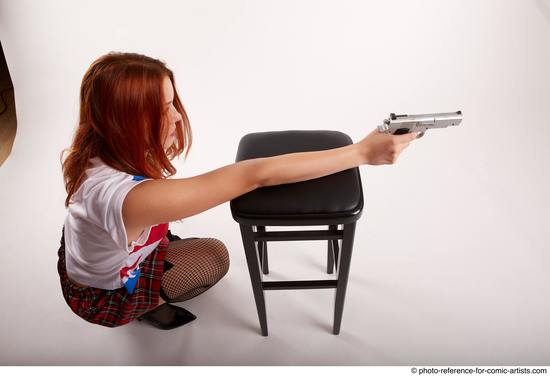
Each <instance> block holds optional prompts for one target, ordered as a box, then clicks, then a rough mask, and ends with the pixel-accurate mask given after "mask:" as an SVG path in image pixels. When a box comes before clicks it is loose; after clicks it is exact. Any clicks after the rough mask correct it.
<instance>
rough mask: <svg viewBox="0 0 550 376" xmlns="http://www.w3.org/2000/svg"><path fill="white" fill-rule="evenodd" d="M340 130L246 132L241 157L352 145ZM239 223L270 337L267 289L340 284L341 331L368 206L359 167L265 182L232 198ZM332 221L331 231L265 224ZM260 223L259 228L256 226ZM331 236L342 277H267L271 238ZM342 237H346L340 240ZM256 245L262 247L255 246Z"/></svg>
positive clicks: (332, 258)
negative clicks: (357, 224)
mask: <svg viewBox="0 0 550 376" xmlns="http://www.w3.org/2000/svg"><path fill="white" fill-rule="evenodd" d="M352 143H353V141H352V140H351V138H350V137H349V136H348V135H346V134H345V133H342V132H338V131H322V130H320V131H317V130H292V131H274V132H259V133H250V134H247V135H245V136H244V137H243V138H242V139H241V141H240V142H239V148H238V150H237V157H236V162H238V161H242V160H245V159H254V158H261V157H269V156H274V155H280V154H287V153H295V152H304V151H317V150H327V149H333V148H337V147H341V146H346V145H350V144H352ZM230 206H231V214H232V216H233V219H235V221H237V222H238V223H239V226H240V229H241V236H242V239H243V246H244V250H245V253H246V261H247V263H248V271H249V272H250V280H251V282H252V290H253V291H254V298H255V300H256V308H257V309H258V316H259V319H260V327H261V331H262V335H264V336H267V320H266V311H265V298H264V290H289V289H320V288H335V289H336V300H335V309H334V323H333V333H334V334H339V333H340V324H341V322H342V312H343V310H344V298H345V295H346V286H347V283H348V275H349V269H350V261H351V251H352V248H353V239H354V235H355V222H356V221H357V220H358V219H359V218H360V217H361V213H362V210H363V188H362V185H361V175H360V173H359V169H358V168H357V167H355V168H351V169H349V170H345V171H340V172H338V173H335V174H332V175H328V176H324V177H321V178H317V179H312V180H307V181H302V182H298V183H291V184H281V185H274V186H269V187H261V188H258V189H256V190H254V191H251V192H248V193H246V194H244V195H242V196H239V197H237V198H235V199H233V200H231V202H230ZM315 225H327V226H328V229H327V230H316V231H304V230H301V231H266V229H265V226H315ZM254 227H255V231H254ZM293 240H328V252H327V273H329V274H332V272H333V267H336V273H337V279H329V280H313V281H305V280H301V281H268V282H263V281H262V273H261V272H260V269H261V270H262V272H263V274H268V273H269V268H268V261H267V242H269V241H293ZM338 240H341V242H340V245H339V242H338ZM256 244H257V246H256Z"/></svg>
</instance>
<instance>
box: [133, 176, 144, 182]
mask: <svg viewBox="0 0 550 376" xmlns="http://www.w3.org/2000/svg"><path fill="white" fill-rule="evenodd" d="M143 179H145V176H140V175H134V177H133V178H132V180H134V181H141V180H143Z"/></svg>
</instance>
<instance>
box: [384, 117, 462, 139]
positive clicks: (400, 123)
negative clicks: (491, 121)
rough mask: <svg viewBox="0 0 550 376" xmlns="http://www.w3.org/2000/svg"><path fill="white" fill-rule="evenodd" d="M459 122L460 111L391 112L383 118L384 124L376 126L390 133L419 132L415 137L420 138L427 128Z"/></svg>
mask: <svg viewBox="0 0 550 376" xmlns="http://www.w3.org/2000/svg"><path fill="white" fill-rule="evenodd" d="M461 122H462V111H456V112H441V113H437V114H420V115H396V114H394V113H391V114H390V117H389V118H388V119H384V124H382V125H379V126H378V131H380V132H383V133H391V134H405V133H409V132H420V133H418V137H417V138H420V137H422V136H424V133H425V132H426V130H428V129H433V128H447V127H449V126H452V125H455V126H456V125H459V124H460V123H461Z"/></svg>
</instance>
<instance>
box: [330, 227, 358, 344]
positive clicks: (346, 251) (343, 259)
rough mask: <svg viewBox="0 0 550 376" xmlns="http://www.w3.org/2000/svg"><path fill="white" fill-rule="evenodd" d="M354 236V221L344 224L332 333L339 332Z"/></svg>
mask: <svg viewBox="0 0 550 376" xmlns="http://www.w3.org/2000/svg"><path fill="white" fill-rule="evenodd" d="M354 236H355V222H353V223H349V224H345V225H344V236H343V239H342V249H341V250H340V264H339V265H338V267H337V275H338V279H337V282H336V299H335V306H334V326H333V330H332V333H333V334H339V333H340V325H341V323H342V313H343V312H344V300H345V298H346V287H347V285H348V276H349V269H350V263H351V252H352V250H353V239H354Z"/></svg>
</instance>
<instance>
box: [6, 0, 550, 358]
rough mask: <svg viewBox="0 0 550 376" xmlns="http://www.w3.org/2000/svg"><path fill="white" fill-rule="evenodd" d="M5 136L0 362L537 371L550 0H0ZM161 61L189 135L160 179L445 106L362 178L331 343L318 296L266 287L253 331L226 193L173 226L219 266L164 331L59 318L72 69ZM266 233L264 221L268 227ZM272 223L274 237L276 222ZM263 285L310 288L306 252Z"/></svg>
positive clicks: (318, 258)
mask: <svg viewBox="0 0 550 376" xmlns="http://www.w3.org/2000/svg"><path fill="white" fill-rule="evenodd" d="M0 38H1V40H2V44H3V47H4V52H5V54H6V59H7V62H8V65H9V68H10V73H11V77H12V80H13V84H14V87H15V99H16V104H17V118H18V132H17V136H16V140H15V143H14V146H13V151H12V155H11V156H10V158H9V159H8V160H7V161H6V162H5V164H4V165H3V166H2V168H1V169H0V182H1V189H0V208H1V212H2V215H1V216H0V228H1V231H2V233H1V236H2V241H1V242H0V247H1V248H0V251H1V255H2V261H3V262H2V265H3V268H2V272H1V273H0V286H2V291H3V293H2V296H1V301H2V308H1V309H0V364H4V365H10V364H27V365H35V364H48V365H49V364H96V365H102V364H108V365H117V364H128V365H138V364H148V365H163V364H188V365H192V364H193V365H206V364H209V365H224V364H225V365H236V364H239V365H275V364H281V365H282V364H285V365H325V364H326V365H329V364H330V365H407V364H415V365H420V364H423V365H447V364H453V365H474V364H475V365H528V364H529V365H544V364H548V363H550V343H549V342H550V341H549V336H550V324H549V323H548V317H550V303H549V300H548V296H549V293H550V284H549V282H550V276H549V273H548V266H549V263H550V256H549V253H548V250H549V246H548V238H549V233H550V232H549V230H550V226H549V222H548V212H549V209H550V199H549V197H548V194H547V192H548V191H549V190H550V179H549V175H550V173H549V171H550V168H549V167H550V166H549V164H550V163H549V162H550V158H549V151H548V139H549V136H550V129H549V127H548V108H549V105H548V104H549V99H550V94H549V91H548V90H549V86H550V74H549V68H548V67H550V51H549V46H550V1H548V0H538V1H525V0H515V1H512V0H510V1H497V0H492V1H474V0H468V1H436V0H431V1H406V0H399V1H398V0H391V1H372V2H366V1H365V2H363V1H349V0H346V1H343V0H339V1H198V0H197V1H178V2H176V1H173V2H171V1H155V2H152V1H118V2H110V1H97V0H96V1H78V2H77V1H69V0H66V1H19V0H18V1H7V0H2V1H0ZM111 50H119V51H134V52H140V53H145V54H147V55H150V56H154V57H157V58H160V59H162V60H164V61H166V62H167V64H168V65H169V67H170V68H171V69H173V70H174V72H175V75H176V86H177V87H178V90H179V92H180V94H181V96H182V99H183V102H184V105H185V106H186V109H187V111H188V114H189V117H190V120H191V124H192V127H193V131H194V137H195V140H194V145H193V149H192V151H191V154H190V157H189V159H188V160H187V161H186V162H185V163H184V161H183V159H181V160H178V161H176V162H175V164H176V166H177V168H178V171H179V172H178V175H177V177H185V176H193V175H197V174H200V173H204V172H206V171H209V170H212V169H215V168H218V167H221V166H223V165H227V164H230V163H233V161H234V156H235V152H236V148H237V144H238V141H239V139H240V138H241V137H242V136H243V135H245V134H246V133H249V132H257V131H265V130H285V129H334V130H340V131H343V132H345V133H347V134H349V135H350V136H351V137H352V139H353V140H354V141H355V142H357V141H359V140H360V139H361V138H363V137H364V136H365V135H366V134H368V133H369V132H370V131H371V130H372V129H374V127H375V126H376V125H378V124H380V122H381V121H382V119H383V118H385V117H387V116H388V114H389V113H390V112H396V113H426V112H446V111H456V110H459V109H460V110H462V111H463V113H464V121H463V123H462V124H461V126H460V127H458V128H450V129H445V130H435V131H432V132H430V133H428V134H426V136H425V137H424V138H422V139H419V140H417V141H414V142H413V144H411V146H410V147H409V148H408V149H406V150H405V151H404V152H403V154H402V155H401V157H400V158H399V160H398V161H397V163H396V164H395V165H391V166H369V165H365V166H362V167H360V169H361V175H362V179H363V188H364V194H365V209H364V213H363V216H362V218H361V219H360V220H359V222H358V227H357V229H356V239H355V247H354V253H353V259H352V266H351V274H350V279H349V284H348V292H347V296H346V304H345V309H344V316H343V322H342V331H341V334H340V335H338V336H334V335H332V334H331V327H332V315H333V305H334V292H333V290H302V291H300V290H297V291H267V292H266V301H267V315H268V324H269V330H270V334H269V337H262V336H261V335H260V331H259V323H258V317H257V313H256V308H255V304H254V299H253V295H252V289H251V285H250V281H249V277H248V271H247V269H246V262H245V259H244V252H243V249H242V241H241V238H240V234H239V231H238V225H237V223H235V222H234V221H233V220H232V218H231V215H230V210H229V204H228V203H225V204H223V205H220V206H218V207H216V208H213V209H211V210H209V211H207V212H204V213H201V214H199V215H197V216H194V217H191V218H187V219H185V220H184V221H182V222H180V223H175V224H173V225H172V229H173V231H174V232H175V233H177V234H179V235H180V236H182V237H187V236H200V237H216V238H218V239H220V240H222V241H223V242H224V243H225V244H226V245H227V247H228V249H229V252H230V256H231V268H230V271H229V273H228V274H227V276H226V277H225V278H224V279H223V280H222V281H220V282H219V283H218V284H217V285H216V286H214V287H213V288H212V289H210V290H209V291H207V292H206V293H204V294H202V295H200V296H198V297H197V298H195V299H192V300H190V301H188V302H184V303H180V305H181V306H183V307H185V308H187V309H189V310H190V311H192V312H194V313H196V314H197V316H198V319H197V320H196V321H195V322H193V323H192V324H190V325H187V326H184V327H182V328H179V329H177V330H172V331H160V330H157V329H155V328H153V327H150V326H148V325H147V324H143V323H138V322H135V323H131V324H129V325H126V326H123V327H120V328H115V329H109V328H104V327H100V326H97V325H92V324H89V323H87V322H85V321H84V320H81V319H80V318H79V317H77V316H76V315H74V314H73V313H72V312H71V311H70V309H69V308H68V306H67V305H66V304H65V302H64V300H63V298H62V295H61V290H60V285H59V278H58V275H57V270H56V261H57V254H56V252H57V248H58V246H59V240H60V236H61V226H62V223H63V220H64V216H65V209H64V206H63V201H64V198H65V192H64V187H63V182H62V175H61V169H60V163H59V154H60V152H61V150H62V149H63V148H65V147H68V146H69V145H70V142H71V138H72V135H73V132H74V129H75V127H76V123H77V119H78V93H79V86H80V81H81V79H82V76H83V74H84V72H85V70H86V69H87V68H88V66H89V65H90V63H91V62H92V61H93V60H94V59H95V58H97V57H99V56H100V55H102V54H104V53H107V52H108V51H111ZM268 229H269V228H268ZM276 229H284V228H276ZM270 249H271V254H270V266H271V270H272V274H271V277H270V278H271V279H294V278H304V279H307V278H312V279H314V278H317V279H323V278H325V277H326V274H325V273H324V263H325V257H326V253H325V252H326V251H325V250H326V244H325V243H321V242H313V241H312V242H296V243H271V245H270Z"/></svg>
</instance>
